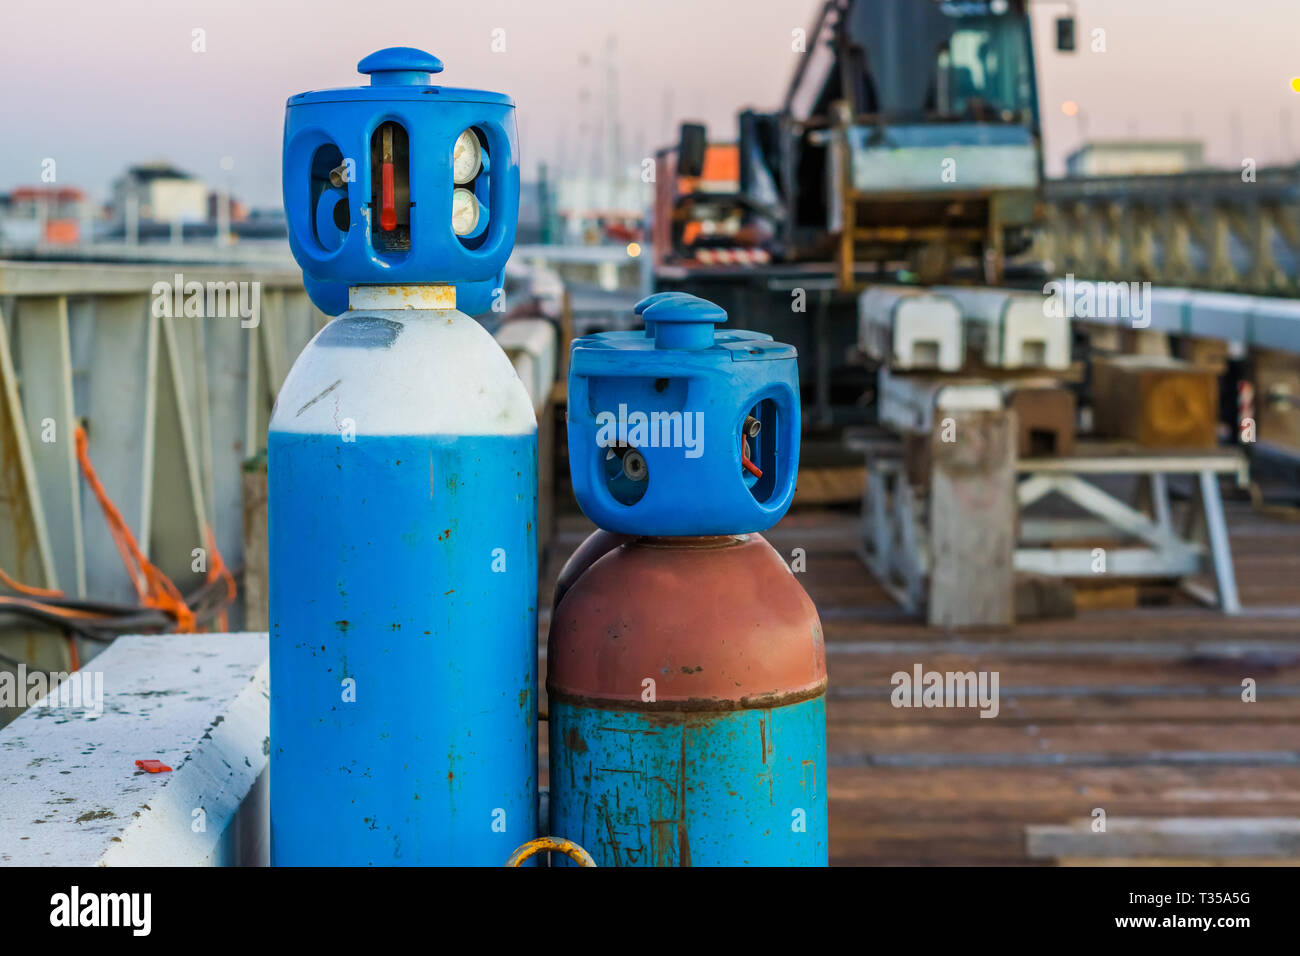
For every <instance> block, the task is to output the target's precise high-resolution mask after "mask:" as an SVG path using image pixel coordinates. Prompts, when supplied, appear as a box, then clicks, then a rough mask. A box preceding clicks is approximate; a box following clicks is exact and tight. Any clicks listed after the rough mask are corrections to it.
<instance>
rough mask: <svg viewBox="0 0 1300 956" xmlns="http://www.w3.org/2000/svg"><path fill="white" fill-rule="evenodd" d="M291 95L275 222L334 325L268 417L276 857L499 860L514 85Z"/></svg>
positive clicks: (525, 695) (528, 485)
mask: <svg viewBox="0 0 1300 956" xmlns="http://www.w3.org/2000/svg"><path fill="white" fill-rule="evenodd" d="M359 69H360V70H361V72H363V73H369V74H370V76H371V85H370V86H366V87H360V88H356V89H344V90H326V91H318V92H312V93H303V94H300V95H298V96H294V97H292V98H290V100H289V103H288V109H287V113H286V119H285V144H284V200H285V209H286V211H287V214H288V218H289V235H290V244H291V246H292V249H293V253H294V256H295V257H296V258H297V260H298V262H299V264H300V265H301V266H302V268H303V272H304V279H305V281H306V284H307V287H308V290H309V292H310V294H311V295H312V297H313V300H314V301H315V302H316V303H317V304H318V306H320V307H321V308H322V309H323V310H325V311H327V312H331V313H333V312H338V311H339V310H340V308H342V307H343V306H344V305H350V310H349V311H346V312H345V313H344V314H342V315H340V316H339V317H338V318H336V319H334V320H333V321H331V322H330V323H329V324H327V325H326V326H325V327H324V329H322V330H321V332H320V333H319V334H318V335H317V336H316V337H315V338H314V339H313V340H312V341H311V343H310V344H309V345H308V346H307V348H306V349H305V350H304V351H303V352H302V354H301V355H300V356H299V357H298V359H297V361H296V362H295V363H294V365H293V368H292V370H291V371H290V372H289V375H288V377H287V378H286V380H285V382H284V385H283V387H282V388H281V391H280V394H279V397H278V399H277V401H276V406H275V409H274V411H273V413H272V418H271V423H270V434H269V438H268V473H269V513H270V667H271V737H270V748H271V754H270V757H271V798H270V799H271V838H272V861H273V863H275V864H277V865H309V864H342V865H408V864H409V865H429V864H434V865H441V864H449V865H475V864H478V865H501V864H502V863H503V862H504V861H505V860H506V858H507V857H508V856H509V854H510V852H511V850H513V849H514V847H516V846H517V845H518V844H520V843H521V842H524V841H526V840H528V839H531V838H532V837H534V836H535V835H536V761H537V752H536V726H537V725H536V720H537V702H536V699H535V684H536V634H537V594H536V581H537V557H536V556H537V542H536V530H535V529H536V520H537V519H536V514H537V464H536V455H537V425H536V420H535V417H534V414H533V410H532V406H531V403H530V401H529V398H528V395H527V393H526V391H525V389H524V387H523V385H522V383H520V381H519V379H518V377H517V376H516V374H515V372H514V369H513V367H512V365H511V363H510V361H509V360H508V359H507V357H506V356H505V354H504V352H502V350H501V348H500V347H499V346H498V345H497V343H496V342H495V340H494V339H493V338H492V336H491V335H489V334H488V332H487V331H486V330H485V329H484V328H483V327H482V326H481V325H479V324H478V322H476V321H475V320H474V319H473V318H471V317H470V316H469V315H467V314H466V312H481V311H485V310H486V308H487V307H488V305H489V303H490V301H491V297H492V296H493V295H494V294H496V293H495V290H497V289H499V288H500V287H501V275H502V270H503V269H504V266H505V261H506V259H507V258H508V256H509V254H510V250H511V248H512V246H513V242H514V228H515V221H516V218H517V204H518V176H519V172H518V162H517V154H518V150H517V145H516V136H515V120H514V107H513V103H512V102H511V100H510V99H509V98H508V97H505V96H503V95H501V94H499V93H489V92H484V91H478V90H463V89H453V88H449V87H441V86H433V85H430V83H429V74H430V73H436V72H438V71H440V70H441V69H442V64H441V63H440V62H439V61H438V60H437V59H436V58H435V57H432V56H430V55H429V54H427V53H423V52H421V51H419V50H412V49H408V48H395V49H390V50H382V51H379V52H378V53H375V54H372V55H370V56H368V57H366V58H365V59H363V60H362V61H361V63H360V65H359Z"/></svg>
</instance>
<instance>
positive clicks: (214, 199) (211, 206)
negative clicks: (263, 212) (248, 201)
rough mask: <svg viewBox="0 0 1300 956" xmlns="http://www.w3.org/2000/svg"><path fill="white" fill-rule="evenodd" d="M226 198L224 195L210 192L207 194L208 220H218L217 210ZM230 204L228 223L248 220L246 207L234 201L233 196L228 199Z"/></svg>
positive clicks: (236, 200)
mask: <svg viewBox="0 0 1300 956" xmlns="http://www.w3.org/2000/svg"><path fill="white" fill-rule="evenodd" d="M225 198H226V195H225V193H218V192H210V193H208V220H209V221H211V222H216V221H217V218H218V213H217V208H218V206H219V205H220V203H221V202H222V201H223V200H224V199H225ZM229 202H230V221H231V222H243V221H244V220H245V219H247V218H248V206H246V205H245V204H244V203H242V202H241V201H239V200H238V199H236V198H235V197H234V196H231V197H230V198H229Z"/></svg>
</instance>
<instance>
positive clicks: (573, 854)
mask: <svg viewBox="0 0 1300 956" xmlns="http://www.w3.org/2000/svg"><path fill="white" fill-rule="evenodd" d="M543 852H546V853H550V852H557V853H563V854H564V855H565V856H567V857H568V858H569V859H570V860H572V861H573V862H574V863H577V864H578V866H595V865H596V861H595V860H593V859H592V858H591V854H590V853H588V852H587V851H586V850H584V849H583V848H582V847H580V846H578V844H576V843H574V842H573V841H572V840H566V839H564V838H563V837H538V838H537V839H536V840H529V841H528V842H527V843H525V844H524V845H523V846H521V847H520V848H519V849H517V850H515V852H514V853H511V854H510V859H508V860H506V866H521V865H523V862H524V861H525V860H527V859H529V858H530V857H534V856H536V855H537V854H538V853H543Z"/></svg>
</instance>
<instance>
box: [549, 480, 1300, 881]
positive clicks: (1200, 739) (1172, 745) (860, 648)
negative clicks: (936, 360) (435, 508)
mask: <svg viewBox="0 0 1300 956" xmlns="http://www.w3.org/2000/svg"><path fill="white" fill-rule="evenodd" d="M1227 516H1228V522H1229V529H1230V535H1231V538H1232V544H1233V552H1234V555H1233V556H1234V565H1235V568H1236V572H1237V579H1238V585H1239V587H1240V590H1241V597H1242V602H1243V605H1244V607H1245V613H1244V614H1243V615H1242V616H1240V617H1236V618H1228V617H1225V616H1223V615H1221V614H1219V613H1218V612H1216V611H1214V610H1213V609H1210V608H1205V607H1202V606H1200V605H1197V604H1195V603H1193V602H1191V601H1190V599H1187V598H1185V597H1183V596H1181V595H1175V596H1173V597H1172V598H1171V599H1170V603H1168V604H1167V605H1163V606H1140V607H1137V608H1133V609H1131V610H1120V611H1093V612H1084V613H1081V614H1080V615H1079V616H1077V617H1074V618H1070V619H1062V620H1047V621H1030V622H1024V623H1021V624H1018V625H1016V626H1015V627H1013V628H1010V629H1006V630H978V631H963V632H945V631H943V630H939V629H932V628H927V627H926V626H925V625H924V624H923V623H922V622H921V621H919V620H914V619H912V618H910V617H908V616H907V615H905V614H904V613H903V612H902V611H901V610H900V609H899V608H898V607H897V606H896V605H895V604H894V603H893V602H892V600H891V599H890V598H889V597H888V595H887V594H886V593H885V591H884V590H883V589H882V588H880V586H879V585H878V584H876V582H875V581H874V580H873V579H872V578H871V576H870V575H869V574H868V572H867V571H866V569H865V568H864V567H863V566H862V564H861V562H860V561H859V560H858V558H857V556H856V547H857V514H856V512H855V511H854V510H853V509H843V508H840V509H831V508H820V509H805V510H796V511H795V512H793V513H791V514H790V515H789V516H787V517H786V519H785V520H784V521H782V522H781V524H780V525H779V526H778V527H777V528H775V529H773V530H772V531H771V532H769V533H768V534H767V535H766V537H767V538H768V539H769V540H770V541H771V542H772V544H773V546H774V547H776V548H777V550H778V551H780V552H781V553H782V555H783V556H784V557H785V558H786V559H787V560H789V559H790V558H791V557H792V554H793V553H794V549H796V548H800V549H802V550H803V556H804V558H805V560H806V562H807V570H806V572H805V573H803V574H802V575H801V578H800V579H801V582H802V583H803V584H804V586H805V587H806V588H807V590H808V592H809V594H810V595H811V596H812V598H813V600H814V601H815V602H816V604H817V607H818V609H819V612H820V613H821V615H822V622H823V628H824V631H825V634H826V642H827V668H828V671H829V675H830V691H829V693H828V701H827V733H828V745H829V763H830V769H829V783H828V796H829V803H830V820H831V822H830V835H831V862H832V863H834V864H881V865H900V864H903V865H905V864H977V863H994V864H1016V865H1026V864H1033V863H1036V862H1041V861H1031V860H1030V859H1029V858H1028V856H1027V854H1026V847H1025V827H1026V826H1027V825H1030V824H1041V823H1068V822H1072V821H1077V820H1080V819H1085V818H1088V817H1089V815H1090V814H1091V813H1092V811H1093V809H1094V808H1095V807H1103V808H1104V809H1105V810H1106V812H1107V813H1108V814H1109V815H1110V816H1111V817H1117V816H1118V817H1125V816H1160V817H1165V816H1199V817H1206V816H1209V817H1213V816H1258V817H1269V816H1300V523H1292V522H1286V521H1282V520H1279V519H1278V518H1276V517H1273V516H1262V515H1258V514H1256V513H1254V512H1253V511H1252V510H1251V509H1250V507H1249V505H1248V504H1246V503H1244V502H1241V501H1235V500H1234V501H1229V502H1227ZM589 528H590V525H588V524H587V523H586V522H585V520H584V519H582V518H581V516H576V515H568V516H564V517H563V518H562V519H561V520H560V521H559V527H558V534H557V537H556V543H555V547H554V548H553V549H552V551H553V554H552V557H551V559H550V560H549V561H548V568H547V571H548V574H547V578H546V581H547V582H548V583H547V584H546V585H545V586H544V588H543V595H544V597H543V606H544V607H545V605H546V604H547V603H548V597H549V594H550V589H551V582H553V581H554V579H555V576H556V575H557V574H558V572H559V568H560V567H561V565H562V564H563V560H564V558H565V557H567V555H568V553H569V552H570V551H572V550H573V548H574V547H576V545H577V543H578V542H579V541H581V540H582V538H583V537H584V536H585V535H586V533H587V531H588V530H589ZM542 617H543V620H542V634H543V644H544V637H545V630H546V626H547V621H548V615H546V614H545V613H544V614H543V616H542ZM917 663H920V664H922V665H923V668H924V669H925V670H938V671H969V670H976V671H997V672H998V674H999V684H1000V713H999V716H998V717H997V718H994V719H982V718H980V717H978V716H977V713H976V712H975V711H974V710H954V709H943V708H937V709H925V708H895V707H893V706H892V705H891V704H890V701H889V693H890V691H891V690H892V686H891V683H890V676H891V675H892V674H893V673H894V672H896V671H900V670H901V671H908V672H910V671H911V669H912V667H913V665H915V664H917ZM542 665H543V674H544V665H545V661H544V660H543V661H542ZM1243 677H1251V678H1253V679H1254V680H1255V681H1256V683H1257V695H1258V702H1257V703H1253V704H1247V703H1244V702H1242V701H1241V699H1240V693H1241V680H1242V678H1243ZM542 706H543V708H544V707H545V698H544V695H543V701H542ZM542 737H543V757H542V760H543V776H542V779H543V781H544V780H545V770H544V766H545V756H544V753H545V749H544V744H545V725H543V728H542Z"/></svg>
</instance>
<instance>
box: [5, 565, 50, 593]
mask: <svg viewBox="0 0 1300 956" xmlns="http://www.w3.org/2000/svg"><path fill="white" fill-rule="evenodd" d="M0 584H3V585H4V586H5V587H7V588H9V589H10V590H11V591H17V592H18V593H19V594H30V595H31V596H32V597H52V598H60V597H63V592H62V591H59V590H57V589H53V588H37V587H32V586H31V585H30V584H20V583H19V582H17V581H15V580H14V579H13V578H11V577H10V576H9V575H7V574H5V572H4V568H0Z"/></svg>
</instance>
